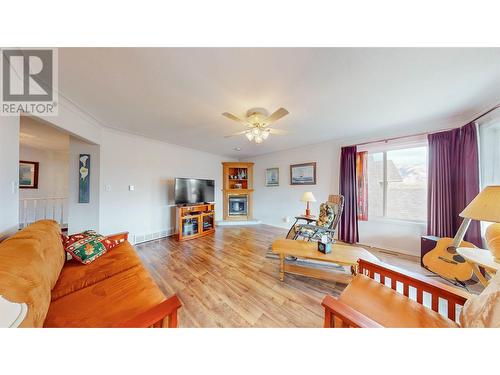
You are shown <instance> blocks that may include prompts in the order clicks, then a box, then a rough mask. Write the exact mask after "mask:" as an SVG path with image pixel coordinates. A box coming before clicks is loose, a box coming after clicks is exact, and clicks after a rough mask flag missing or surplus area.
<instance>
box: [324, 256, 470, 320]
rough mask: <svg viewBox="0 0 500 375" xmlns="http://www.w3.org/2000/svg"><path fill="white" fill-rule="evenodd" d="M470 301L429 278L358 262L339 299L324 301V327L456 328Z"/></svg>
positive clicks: (462, 294) (383, 266)
mask: <svg viewBox="0 0 500 375" xmlns="http://www.w3.org/2000/svg"><path fill="white" fill-rule="evenodd" d="M387 284H389V285H387ZM469 297H470V295H469V294H468V293H467V292H465V291H463V290H461V289H458V288H455V287H450V286H447V285H445V284H442V283H440V282H437V281H435V280H433V279H430V278H428V277H425V276H422V275H418V274H414V273H411V272H407V271H404V270H401V269H399V268H397V267H393V266H390V265H387V264H381V263H380V264H379V263H372V262H368V261H365V260H361V259H360V260H359V261H358V274H357V275H356V276H355V277H354V279H353V280H352V281H351V283H350V284H349V285H348V286H347V288H346V289H345V290H344V291H343V292H342V294H341V295H340V296H339V298H335V297H332V296H326V297H325V298H324V299H323V303H322V305H323V307H324V308H325V322H324V327H326V328H349V327H353V328H381V327H393V328H398V327H434V328H437V327H443V328H444V327H449V328H453V327H459V326H458V324H457V317H458V316H459V312H460V311H461V308H462V306H463V305H464V303H465V301H467V299H468V298H469ZM425 305H428V307H426V306H425Z"/></svg>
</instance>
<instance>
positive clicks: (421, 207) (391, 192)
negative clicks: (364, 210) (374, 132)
mask: <svg viewBox="0 0 500 375" xmlns="http://www.w3.org/2000/svg"><path fill="white" fill-rule="evenodd" d="M366 169H367V170H366V174H367V185H368V186H367V192H368V194H367V195H368V197H367V201H368V218H372V219H373V218H388V219H396V220H408V221H426V220H427V146H426V145H424V144H420V145H414V146H411V147H407V148H395V147H394V148H392V149H391V148H387V149H384V150H380V149H378V150H373V151H368V161H367V163H366Z"/></svg>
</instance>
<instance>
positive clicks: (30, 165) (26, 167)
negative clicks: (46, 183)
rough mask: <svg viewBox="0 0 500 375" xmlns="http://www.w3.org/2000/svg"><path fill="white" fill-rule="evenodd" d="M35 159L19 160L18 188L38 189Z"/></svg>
mask: <svg viewBox="0 0 500 375" xmlns="http://www.w3.org/2000/svg"><path fill="white" fill-rule="evenodd" d="M38 170H39V162H37V161H26V160H20V161H19V189H38Z"/></svg>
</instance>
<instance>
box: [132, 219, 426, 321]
mask: <svg viewBox="0 0 500 375" xmlns="http://www.w3.org/2000/svg"><path fill="white" fill-rule="evenodd" d="M285 234H286V231H285V230H282V229H279V228H274V227H270V226H267V225H255V226H247V227H219V228H218V229H217V231H216V233H215V234H214V235H210V236H207V237H202V238H198V239H194V240H191V241H185V242H178V241H177V240H175V238H174V237H170V238H167V239H162V240H158V241H152V242H147V243H144V244H140V245H136V248H137V251H138V254H139V256H140V257H141V259H142V260H143V262H144V263H145V265H146V267H147V268H148V270H149V271H150V273H151V275H152V277H153V278H154V279H155V281H156V282H157V283H158V285H159V286H160V287H161V289H162V290H163V292H164V293H165V294H166V295H167V296H168V295H172V294H174V293H176V294H177V295H178V296H179V298H180V299H181V301H182V304H183V306H182V308H181V310H180V313H179V324H180V326H181V327H321V326H322V324H323V310H322V308H321V300H322V299H323V297H324V296H325V295H326V294H332V295H338V294H339V293H340V292H342V290H343V289H344V287H345V285H344V284H340V283H334V282H326V281H321V280H315V279H312V278H307V277H303V276H295V275H287V276H286V280H285V282H280V281H279V280H278V261H277V260H276V259H270V258H266V252H267V250H268V248H269V246H270V245H271V243H272V242H273V240H274V239H275V238H278V237H284V236H285ZM373 253H374V254H375V255H376V256H377V257H379V258H380V259H381V260H383V261H386V262H388V263H392V264H395V265H398V266H400V267H405V266H406V268H408V269H411V270H412V271H418V270H419V269H421V268H420V265H419V264H418V258H414V257H405V256H403V257H397V256H393V255H390V254H384V253H378V252H373Z"/></svg>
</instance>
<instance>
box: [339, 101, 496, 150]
mask: <svg viewBox="0 0 500 375" xmlns="http://www.w3.org/2000/svg"><path fill="white" fill-rule="evenodd" d="M498 108H500V104H497V105H496V106H494V107H493V108H490V109H488V110H487V111H486V112H484V113H482V114H480V115H479V116H477V117H476V118H475V119H473V120H471V121H469V122H468V123H467V124H470V123H471V122H474V121H477V120H479V119H480V118H481V117H484V116H486V115H487V114H489V113H491V112H493V111H494V110H496V109H498ZM456 128H457V127H453V128H446V129H440V130H436V131H432V132H422V133H417V134H412V135H402V136H399V137H392V138H385V139H380V140H378V141H369V142H363V143H356V144H354V145H351V146H346V147H352V146H364V145H369V144H371V143H380V142H389V141H394V140H396V139H402V138H411V137H418V136H419V135H428V134H435V133H441V132H445V131H447V130H452V129H456Z"/></svg>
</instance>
